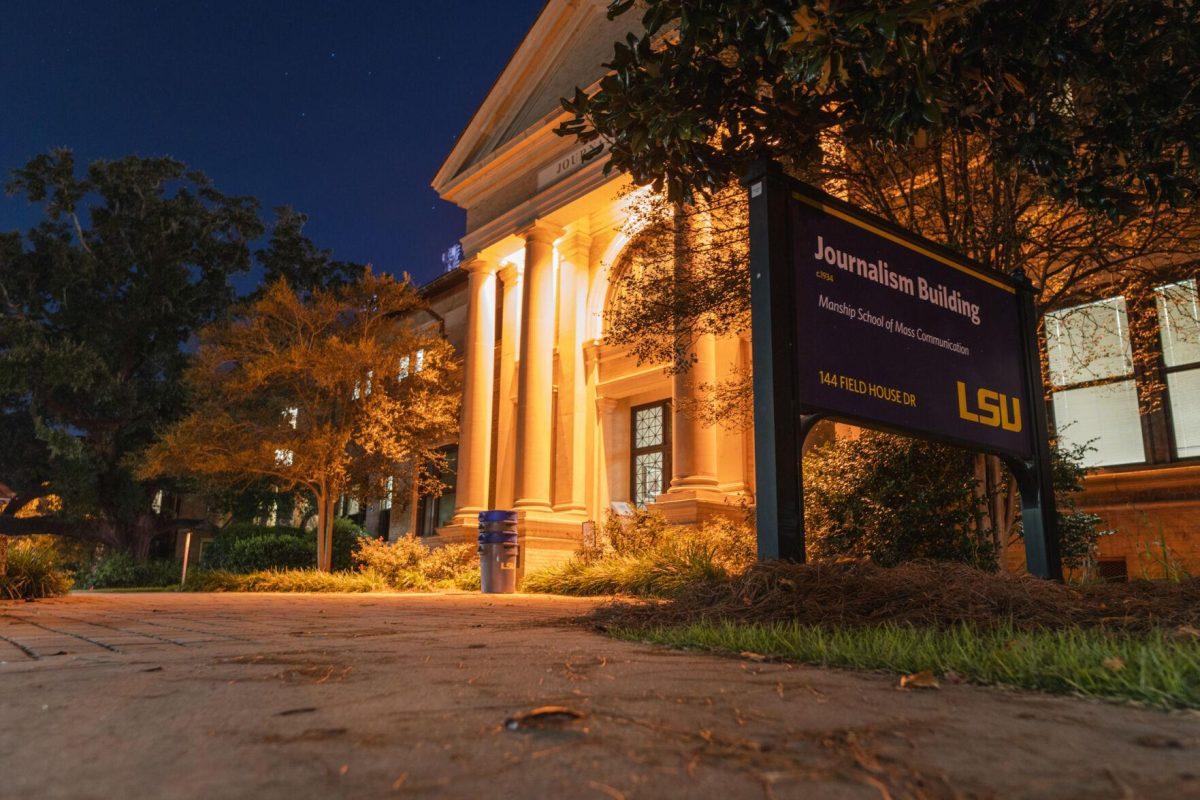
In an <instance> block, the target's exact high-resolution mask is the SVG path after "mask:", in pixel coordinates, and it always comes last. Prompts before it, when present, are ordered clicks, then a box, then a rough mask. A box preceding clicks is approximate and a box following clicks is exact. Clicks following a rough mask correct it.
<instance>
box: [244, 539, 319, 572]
mask: <svg viewBox="0 0 1200 800" xmlns="http://www.w3.org/2000/svg"><path fill="white" fill-rule="evenodd" d="M316 563H317V542H316V537H315V536H304V537H300V536H295V535H288V534H282V533H267V534H263V535H261V536H248V537H246V538H244V539H234V540H233V541H232V542H231V543H230V544H229V547H228V550H227V552H226V553H225V557H224V558H223V559H222V560H221V564H220V566H221V568H222V569H226V570H229V571H230V572H257V571H259V570H264V569H305V568H307V567H312V566H314V565H315V564H316Z"/></svg>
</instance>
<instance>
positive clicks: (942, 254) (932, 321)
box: [789, 191, 1034, 458]
mask: <svg viewBox="0 0 1200 800" xmlns="http://www.w3.org/2000/svg"><path fill="white" fill-rule="evenodd" d="M789 214H790V220H789V223H790V224H789V229H790V233H791V240H792V242H791V244H792V246H791V248H790V249H791V261H792V265H793V268H794V270H795V272H794V284H793V285H794V289H795V300H796V314H795V324H796V326H797V330H796V333H795V342H796V369H797V374H796V388H797V392H798V401H799V403H800V406H801V408H802V410H803V411H804V412H805V413H819V414H825V415H828V416H832V417H842V418H846V419H849V420H852V421H858V422H862V423H864V424H867V425H874V426H876V427H884V428H891V429H896V430H899V431H904V432H913V433H919V434H925V435H928V436H932V437H935V438H938V439H944V440H948V441H953V442H957V443H960V444H964V445H967V446H971V447H976V448H978V449H983V450H990V451H995V452H998V453H1003V454H1006V455H1011V456H1016V457H1019V458H1029V457H1031V456H1032V454H1033V447H1034V442H1033V437H1032V435H1031V430H1032V425H1031V417H1030V408H1029V402H1028V399H1027V398H1028V397H1029V393H1028V391H1027V389H1026V386H1025V376H1024V370H1025V365H1024V356H1023V352H1022V336H1023V329H1022V326H1021V319H1020V311H1019V306H1018V303H1019V298H1018V294H1017V292H1018V290H1017V288H1016V286H1015V285H1014V283H1013V281H1011V280H1010V279H1007V278H1006V277H1003V276H998V275H996V274H994V273H988V272H985V271H984V270H983V268H980V267H975V266H971V265H969V264H967V263H966V262H965V261H963V260H962V259H961V258H958V257H955V256H954V255H953V254H950V253H948V252H946V251H944V250H942V249H941V248H938V247H937V246H936V245H933V244H931V243H920V240H915V239H914V237H909V236H901V235H899V234H898V233H896V232H892V231H890V230H887V229H885V228H884V227H881V226H880V225H878V224H875V223H873V222H872V221H869V220H868V219H867V218H864V217H863V216H861V215H858V214H852V213H849V212H848V211H846V210H842V209H841V208H837V207H834V206H833V205H832V204H830V203H829V202H827V201H824V200H823V199H821V198H819V197H809V196H806V195H805V194H801V193H800V192H795V191H793V192H792V193H791V203H790V207H789Z"/></svg>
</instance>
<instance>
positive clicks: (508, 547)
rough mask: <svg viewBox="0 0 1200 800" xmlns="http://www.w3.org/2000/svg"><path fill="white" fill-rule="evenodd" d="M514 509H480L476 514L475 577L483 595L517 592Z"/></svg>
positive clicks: (517, 552) (515, 516)
mask: <svg viewBox="0 0 1200 800" xmlns="http://www.w3.org/2000/svg"><path fill="white" fill-rule="evenodd" d="M520 554H521V546H520V544H519V543H518V542H517V512H515V511H482V512H480V514H479V579H480V587H481V588H482V590H483V593H484V594H512V593H513V592H515V591H517V562H518V560H519V558H520Z"/></svg>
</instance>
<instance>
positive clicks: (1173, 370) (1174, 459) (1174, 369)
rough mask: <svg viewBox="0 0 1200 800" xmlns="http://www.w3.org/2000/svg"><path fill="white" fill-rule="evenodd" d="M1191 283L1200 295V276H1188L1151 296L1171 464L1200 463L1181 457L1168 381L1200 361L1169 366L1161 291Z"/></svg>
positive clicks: (1197, 366) (1198, 367) (1199, 457)
mask: <svg viewBox="0 0 1200 800" xmlns="http://www.w3.org/2000/svg"><path fill="white" fill-rule="evenodd" d="M1189 281H1191V282H1192V283H1193V284H1194V285H1195V289H1196V292H1197V293H1198V294H1200V274H1193V275H1187V276H1185V277H1182V278H1180V279H1179V280H1173V281H1169V282H1167V283H1163V284H1160V285H1158V286H1154V287H1152V288H1151V290H1150V295H1151V297H1152V298H1153V300H1154V308H1155V315H1154V324H1155V327H1156V331H1155V332H1156V334H1157V336H1156V337H1155V348H1156V350H1157V356H1158V358H1157V361H1158V369H1159V373H1160V374H1161V375H1162V381H1161V385H1162V405H1161V407H1162V411H1163V417H1164V418H1165V423H1166V424H1165V425H1164V428H1165V433H1166V437H1167V450H1168V453H1167V455H1168V457H1169V462H1170V463H1195V462H1197V461H1200V455H1194V456H1181V455H1179V441H1178V439H1177V437H1176V436H1175V403H1174V401H1173V399H1172V397H1171V387H1170V384H1169V382H1168V381H1167V377H1168V376H1170V375H1174V374H1177V373H1182V372H1192V371H1195V370H1200V359H1197V360H1195V361H1189V362H1187V363H1186V364H1175V365H1174V366H1167V348H1166V344H1165V343H1164V342H1163V330H1162V316H1161V314H1160V313H1159V306H1158V301H1159V291H1160V290H1161V289H1164V288H1166V287H1168V286H1173V285H1177V284H1180V283H1187V282H1189Z"/></svg>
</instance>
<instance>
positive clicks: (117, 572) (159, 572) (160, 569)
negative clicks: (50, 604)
mask: <svg viewBox="0 0 1200 800" xmlns="http://www.w3.org/2000/svg"><path fill="white" fill-rule="evenodd" d="M179 572H180V564H179V562H178V561H174V560H172V559H168V558H155V559H150V560H148V561H144V562H140V563H139V562H138V561H137V560H135V559H134V557H133V556H131V555H129V554H127V553H110V554H108V555H105V556H102V557H101V558H99V559H98V560H97V561H96V562H95V563H94V564H92V566H91V569H89V570H88V571H87V572H86V573H85V574H83V575H82V576H81V577H80V578H79V581H78V583H79V585H80V586H81V587H82V588H84V589H136V588H158V587H163V586H173V585H175V584H176V583H179Z"/></svg>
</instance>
